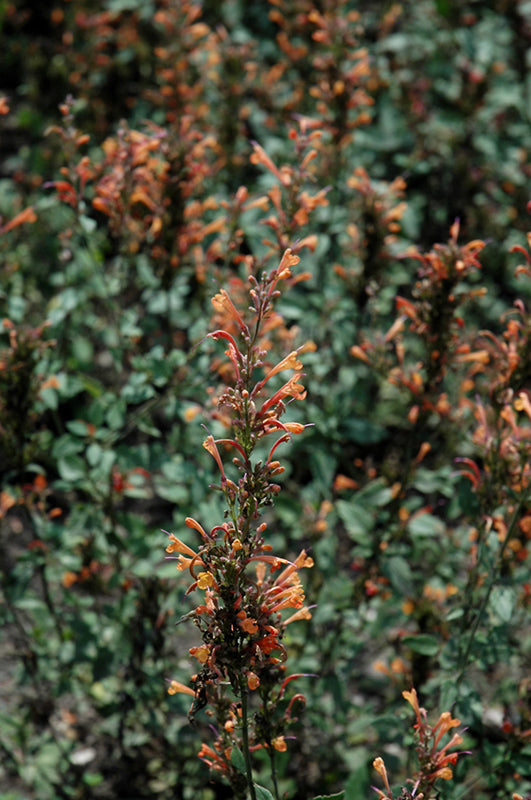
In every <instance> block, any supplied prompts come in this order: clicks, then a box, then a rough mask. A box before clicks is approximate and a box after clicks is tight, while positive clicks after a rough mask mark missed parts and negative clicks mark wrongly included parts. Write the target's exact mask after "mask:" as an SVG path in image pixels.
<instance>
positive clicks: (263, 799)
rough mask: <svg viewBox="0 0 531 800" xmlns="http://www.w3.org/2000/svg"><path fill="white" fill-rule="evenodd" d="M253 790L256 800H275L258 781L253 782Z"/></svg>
mask: <svg viewBox="0 0 531 800" xmlns="http://www.w3.org/2000/svg"><path fill="white" fill-rule="evenodd" d="M254 790H255V793H256V800H275V798H274V797H273V795H272V794H271V792H270V791H269V789H266V788H265V787H264V786H260V785H259V784H258V783H255V785H254Z"/></svg>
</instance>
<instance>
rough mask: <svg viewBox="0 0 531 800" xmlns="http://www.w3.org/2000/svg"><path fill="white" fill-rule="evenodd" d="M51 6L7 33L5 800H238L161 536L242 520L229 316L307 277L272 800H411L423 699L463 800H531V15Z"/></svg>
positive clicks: (0, 653) (3, 208)
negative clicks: (282, 718) (459, 748)
mask: <svg viewBox="0 0 531 800" xmlns="http://www.w3.org/2000/svg"><path fill="white" fill-rule="evenodd" d="M33 5H34V6H35V8H33V6H32V4H28V3H26V4H13V3H0V27H1V30H2V33H3V35H4V38H5V39H6V41H8V43H9V46H6V47H5V48H3V50H2V53H1V54H0V66H1V69H2V74H3V76H4V83H3V89H2V94H3V95H5V98H6V99H5V107H4V101H2V104H1V106H0V113H1V115H2V116H1V117H0V120H1V128H2V145H1V146H2V163H3V170H2V177H1V179H0V254H1V258H2V269H1V271H0V319H3V320H5V321H4V322H3V323H2V328H1V330H0V475H1V477H2V483H1V486H0V586H1V592H2V603H1V604H0V622H1V630H2V633H1V635H0V636H1V638H0V671H1V676H2V680H1V681H0V684H1V686H0V751H1V754H2V758H1V759H0V786H1V787H2V788H1V789H0V800H21V798H24V800H50V798H55V797H57V798H72V800H86V799H88V798H99V799H101V800H107V799H108V800H111V798H113V799H114V798H117V797H129V798H130V797H135V798H142V797H149V798H151V799H153V798H159V800H166V798H176V797H177V798H182V800H189V799H190V798H192V797H193V798H201V800H213V798H217V797H219V798H220V800H221V798H223V797H226V796H227V794H226V790H225V788H224V787H223V786H222V784H221V783H218V782H212V781H211V777H210V776H209V774H208V770H207V769H206V767H205V766H204V765H201V763H200V762H198V761H197V752H198V749H199V742H198V740H197V739H196V734H195V731H194V729H193V728H192V727H191V726H190V725H189V724H188V721H187V718H186V712H187V711H188V705H189V704H187V703H186V701H183V698H182V697H180V696H177V697H168V695H167V693H166V688H167V686H168V682H169V681H170V680H171V679H172V678H178V677H179V676H182V675H188V674H189V672H190V663H189V661H190V659H189V654H188V650H189V647H190V646H191V645H192V644H193V643H194V638H193V631H192V633H190V631H188V630H186V626H185V625H179V626H177V627H175V623H176V622H178V621H179V620H180V619H181V618H182V617H184V616H186V614H187V613H188V612H189V611H190V609H191V607H192V606H191V604H190V603H189V599H188V598H187V597H184V587H183V586H182V585H180V584H179V582H178V576H177V575H176V572H175V568H174V565H173V563H172V562H166V561H164V546H165V541H166V540H165V538H164V535H163V534H162V533H161V529H168V530H175V532H176V534H177V535H178V536H179V537H180V538H182V540H183V541H185V542H186V543H188V544H190V546H193V538H192V536H191V535H190V536H188V534H189V531H187V530H186V528H185V526H184V523H183V520H184V518H185V517H186V516H188V515H192V514H193V516H194V517H198V518H201V519H203V520H206V523H207V524H210V523H211V524H217V523H218V521H219V514H220V502H219V499H218V496H217V495H215V494H214V495H213V493H212V492H211V491H210V490H209V484H210V483H211V482H212V480H213V477H212V476H213V471H212V465H211V464H210V463H209V457H208V455H207V454H205V453H204V452H201V447H200V443H201V441H202V439H203V438H204V431H203V429H202V428H201V424H204V425H206V426H207V427H208V430H209V431H211V430H212V431H213V432H214V434H215V435H219V436H220V437H221V436H223V431H224V430H225V429H224V426H223V420H222V419H220V418H219V415H218V416H216V413H215V411H214V409H215V398H216V394H217V392H218V390H219V386H220V382H221V381H222V378H223V374H222V372H221V373H219V372H218V370H219V369H221V367H220V363H219V361H216V352H215V350H214V347H213V345H212V343H211V342H208V343H207V342H205V341H204V338H203V337H205V335H206V333H207V332H208V331H211V330H213V329H215V328H217V327H220V326H222V325H223V323H224V320H220V319H219V316H216V314H215V312H213V311H212V306H211V303H210V298H211V297H212V295H214V294H215V293H216V292H217V291H218V290H219V287H220V286H223V287H226V288H227V290H228V291H229V293H230V294H231V296H234V297H235V298H236V299H240V297H241V291H242V286H244V284H245V279H246V276H247V273H248V272H249V271H251V272H252V271H253V270H254V271H258V272H260V271H261V270H262V269H263V268H265V267H266V266H267V267H268V268H269V267H270V266H271V265H273V266H274V265H276V264H277V263H278V260H279V258H280V256H281V255H282V253H283V251H284V250H285V248H286V247H291V248H293V249H294V251H296V252H297V253H298V254H299V256H300V258H301V264H300V267H301V269H300V272H303V271H308V273H309V276H308V277H307V279H305V280H304V279H303V277H304V276H299V277H300V278H301V279H300V280H299V279H298V278H297V279H296V280H295V281H294V282H293V283H294V285H293V286H292V287H291V289H290V291H289V292H288V293H287V294H286V295H285V296H284V297H282V298H281V299H280V300H279V303H278V311H279V318H278V320H277V322H278V324H277V326H276V327H274V328H272V330H271V342H270V346H271V349H270V353H271V356H270V357H271V360H272V363H275V362H274V359H275V358H277V356H278V358H281V357H282V356H284V355H285V354H286V352H288V351H289V350H291V349H293V348H294V347H296V346H298V345H299V344H302V343H304V342H305V341H308V340H311V341H313V342H314V344H315V350H312V351H308V352H307V353H305V355H304V369H305V372H306V377H305V379H304V385H305V387H306V388H307V389H308V397H307V399H306V400H305V402H304V403H303V404H301V406H300V409H301V411H302V413H303V414H305V415H306V416H305V419H304V422H306V423H308V425H309V426H311V427H307V428H306V430H305V432H304V434H303V435H301V436H300V437H297V438H296V440H295V441H294V442H292V444H291V446H290V448H288V449H289V452H287V451H286V453H284V452H282V458H283V461H284V463H285V464H286V472H285V475H284V477H283V478H282V479H281V482H282V492H281V494H280V495H279V496H278V499H277V500H276V501H275V502H276V505H275V513H276V517H274V519H275V523H274V525H273V524H272V525H271V526H270V531H271V535H270V540H271V543H272V545H273V547H274V548H275V550H276V551H278V552H282V553H283V554H287V555H288V556H290V557H292V556H293V554H294V553H296V552H298V551H299V550H300V549H301V547H305V548H306V549H307V550H308V551H310V552H311V554H312V557H313V558H314V560H315V568H314V569H313V570H312V574H311V575H310V576H309V578H308V580H307V582H306V596H307V601H308V603H309V605H311V606H314V608H313V610H312V613H313V617H312V620H311V622H310V623H308V624H307V629H304V626H302V625H301V626H300V627H298V628H297V627H296V626H293V630H292V629H291V626H290V629H289V630H288V631H287V632H286V635H285V638H284V645H285V647H286V649H287V651H288V653H289V658H290V662H291V663H292V664H293V665H294V666H295V665H296V670H294V671H297V672H303V673H305V674H308V675H311V676H312V677H305V678H304V681H305V686H304V694H305V697H306V700H307V708H306V711H305V714H304V715H301V717H300V720H299V721H298V722H297V724H296V726H295V728H296V730H295V735H296V738H294V739H293V740H288V751H289V752H288V755H289V758H288V757H287V756H286V758H285V759H284V760H282V756H283V755H284V754H280V756H281V758H280V763H281V766H283V771H282V774H281V775H279V786H280V793H281V794H282V793H285V795H286V796H289V797H291V798H293V800H299V798H300V800H302V799H303V798H304V800H306V799H307V798H308V797H313V796H314V795H316V796H318V797H317V798H316V800H318V798H319V797H324V796H328V797H329V800H332V798H334V797H344V798H345V799H346V800H349V798H351V800H358V798H367V797H370V796H371V795H372V791H373V790H372V789H371V786H372V784H374V783H378V786H379V787H380V788H381V787H382V784H381V782H379V778H378V777H375V774H374V771H373V769H372V764H373V761H374V759H375V757H376V756H377V755H379V754H381V755H382V756H383V757H384V758H385V763H386V764H387V767H388V769H389V774H390V776H392V780H393V783H396V784H400V786H405V787H407V784H406V780H407V779H408V777H410V776H411V774H412V772H413V771H414V767H412V766H411V764H410V762H409V756H408V753H409V752H410V751H411V745H412V740H411V738H410V737H409V734H408V733H407V732H406V731H407V730H409V723H410V721H411V720H410V717H409V716H407V717H406V715H405V714H404V712H403V702H402V697H401V692H402V691H403V690H409V689H411V686H412V685H415V687H416V689H417V691H418V693H419V697H420V698H421V703H422V705H425V707H426V708H427V709H428V710H429V711H430V713H433V720H434V722H435V721H436V719H437V717H438V714H439V713H440V712H442V711H447V710H451V712H452V714H453V715H454V716H457V717H459V719H460V720H461V722H462V727H463V728H466V734H465V741H464V743H463V750H466V751H470V752H471V753H472V756H471V757H469V756H467V755H463V756H460V757H459V759H458V761H457V764H456V765H455V767H454V779H453V781H448V782H441V784H440V788H439V791H440V796H441V797H444V798H447V799H448V800H454V799H455V800H457V798H459V797H462V796H465V795H467V794H470V795H472V794H473V796H474V798H477V799H478V800H487V798H491V797H510V796H511V793H513V792H515V793H518V794H520V795H522V796H525V795H526V794H527V795H529V794H530V793H531V752H530V745H529V731H530V730H531V716H530V712H529V707H530V702H529V700H530V685H529V664H530V657H531V637H530V635H529V614H530V583H529V555H528V553H529V547H530V535H531V522H530V520H531V514H530V513H529V498H528V481H529V476H528V471H527V465H528V463H529V462H528V455H529V454H528V449H527V448H528V443H529V425H528V410H527V405H526V402H528V400H529V396H530V395H529V392H530V391H531V384H530V379H531V373H530V370H529V363H530V360H529V357H530V354H531V345H530V341H531V321H530V317H529V312H528V311H527V307H528V303H529V298H530V297H531V290H530V283H529V277H530V276H529V257H528V255H527V251H526V249H525V242H526V239H525V232H526V230H527V229H528V227H529V223H528V216H527V214H526V206H527V203H528V201H529V181H530V176H531V173H530V166H529V163H528V156H527V154H528V153H529V152H530V150H531V140H530V137H531V134H530V126H529V117H530V114H531V106H530V97H531V95H530V88H529V77H528V75H527V73H526V63H527V62H528V60H529V59H528V56H527V53H528V41H527V38H526V37H527V35H528V31H529V25H530V24H531V16H530V10H529V3H526V2H518V3H507V2H504V0H496V2H489V3H486V2H481V1H479V2H473V3H472V2H471V3H467V4H463V3H457V2H451V0H444V1H443V0H440V2H434V0H420V2H413V1H412V0H411V1H410V0H405V2H402V3H400V4H398V3H387V2H377V3H363V2H362V3H358V4H354V5H355V6H356V9H353V8H352V5H353V4H352V3H349V2H346V0H345V1H344V0H334V2H330V3H321V4H317V5H318V6H319V8H320V9H321V11H318V10H317V6H316V4H314V3H311V2H309V0H308V2H307V0H297V2H295V3H291V2H288V0H286V1H285V2H284V1H283V0H276V2H275V3H267V2H260V3H252V4H247V3H241V2H232V1H231V2H226V3H223V4H217V3H213V2H204V3H203V4H202V9H201V8H200V7H199V5H198V4H195V3H193V2H189V1H188V0H186V2H181V3H173V2H169V0H168V2H166V0H153V2H135V1H133V0H130V1H129V0H128V1H126V0H107V2H104V3H102V4H100V8H99V9H98V10H96V11H95V10H94V8H93V4H91V3H87V2H84V0H71V2H68V3H66V2H64V3H63V2H58V3H56V4H55V6H54V7H53V8H51V7H50V6H49V5H47V4H44V5H39V4H33ZM37 5H38V7H37ZM30 6H31V7H30ZM68 95H71V97H70V98H67V96H68ZM8 106H9V111H8V108H7V107H8ZM254 143H256V144H254ZM262 148H263V149H262ZM268 158H269V159H271V160H272V161H268V160H267V159H268ZM456 218H459V219H460V228H459V229H458V228H457V227H456V226H455V224H454V221H455V219H456ZM451 226H452V229H451V230H450V227H451ZM449 231H450V233H449ZM478 239H479V240H482V242H486V243H487V244H486V246H485V248H484V249H483V250H482V251H481V252H480V250H481V248H480V247H479V246H478V244H477V242H474V240H478ZM440 242H444V243H445V244H444V245H440V244H439V245H438V246H436V247H435V244H436V243H440ZM466 242H470V243H471V244H470V245H466ZM514 245H516V246H517V250H516V253H514V252H513V253H511V247H513V246H514ZM517 264H521V268H519V269H518V270H517V273H518V274H517V275H515V268H516V267H517ZM515 301H516V303H515ZM199 345H200V346H199ZM212 359H213V361H212ZM277 360H278V359H277ZM211 362H212V363H211ZM298 411H299V409H298ZM299 413H300V411H299ZM289 414H290V410H289V409H288V413H287V418H290V419H291V417H290V416H289ZM298 418H299V417H298ZM266 518H267V515H266ZM272 518H273V517H272ZM313 676H316V677H313ZM301 680H302V679H301ZM187 699H188V698H187ZM242 758H243V757H242ZM259 763H260V764H261V766H260V767H259V769H258V771H257V777H258V781H259V784H256V787H255V790H256V796H257V797H263V798H267V797H269V796H270V793H269V789H268V788H266V787H267V786H269V783H268V773H267V768H268V764H267V759H266V758H264V760H263V764H262V762H259ZM232 764H233V766H234V767H235V769H236V770H240V771H241V772H243V771H244V769H245V765H244V763H243V764H242V762H241V760H240V761H239V756H238V753H237V751H233V753H232ZM438 785H439V784H438ZM410 789H411V787H410ZM338 792H339V794H338Z"/></svg>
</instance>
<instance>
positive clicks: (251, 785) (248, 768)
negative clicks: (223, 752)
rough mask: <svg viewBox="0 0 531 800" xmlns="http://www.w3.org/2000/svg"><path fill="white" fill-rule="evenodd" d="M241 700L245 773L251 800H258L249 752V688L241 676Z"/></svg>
mask: <svg viewBox="0 0 531 800" xmlns="http://www.w3.org/2000/svg"><path fill="white" fill-rule="evenodd" d="M240 700H241V704H242V745H243V757H244V759H245V771H246V773H247V783H248V785H249V793H250V795H251V800H256V792H255V788H254V781H253V767H252V764H251V754H250V752H249V720H248V717H247V687H246V685H245V678H244V677H243V675H240Z"/></svg>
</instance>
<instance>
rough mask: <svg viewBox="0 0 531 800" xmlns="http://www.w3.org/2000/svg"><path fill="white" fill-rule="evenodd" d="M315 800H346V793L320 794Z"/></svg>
mask: <svg viewBox="0 0 531 800" xmlns="http://www.w3.org/2000/svg"><path fill="white" fill-rule="evenodd" d="M313 800H345V792H338V793H337V794H326V795H324V794H320V795H318V796H317V797H314V798H313Z"/></svg>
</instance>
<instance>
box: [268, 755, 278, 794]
mask: <svg viewBox="0 0 531 800" xmlns="http://www.w3.org/2000/svg"><path fill="white" fill-rule="evenodd" d="M269 761H270V762H271V780H272V781H273V791H274V792H275V798H276V800H280V795H279V793H278V783H277V765H276V763H275V751H274V750H273V748H272V747H270V748H269Z"/></svg>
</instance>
